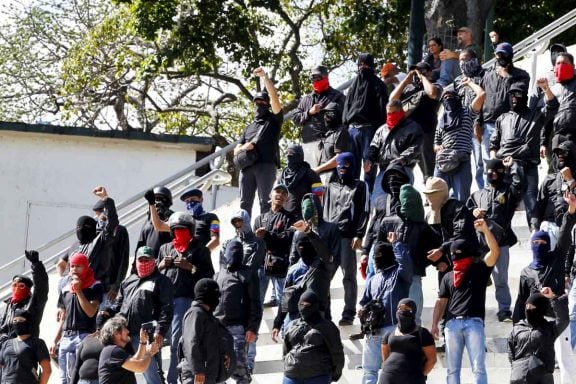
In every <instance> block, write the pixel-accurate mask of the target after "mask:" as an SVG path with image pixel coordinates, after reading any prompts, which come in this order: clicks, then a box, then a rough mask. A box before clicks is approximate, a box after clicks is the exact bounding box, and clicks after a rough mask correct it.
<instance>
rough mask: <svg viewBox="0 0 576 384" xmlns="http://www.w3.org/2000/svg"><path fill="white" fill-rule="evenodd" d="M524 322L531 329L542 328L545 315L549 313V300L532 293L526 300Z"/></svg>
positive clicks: (539, 294)
mask: <svg viewBox="0 0 576 384" xmlns="http://www.w3.org/2000/svg"><path fill="white" fill-rule="evenodd" d="M524 311H525V314H526V322H527V323H528V324H530V325H531V326H532V327H533V328H536V327H539V326H542V325H543V324H544V322H545V321H546V319H544V316H546V314H547V313H549V312H550V300H548V299H547V298H546V297H545V296H544V295H543V294H541V293H533V294H531V295H530V296H529V297H528V300H526V308H525V310H524Z"/></svg>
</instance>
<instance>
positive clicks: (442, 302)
mask: <svg viewBox="0 0 576 384" xmlns="http://www.w3.org/2000/svg"><path fill="white" fill-rule="evenodd" d="M447 305H448V299H447V298H445V297H439V298H438V299H437V300H436V304H435V305H434V312H433V314H432V328H431V333H432V336H434V338H435V339H436V340H438V338H439V337H440V335H439V334H438V332H439V331H438V323H439V322H440V320H441V319H442V317H443V316H444V312H445V311H446V306H447Z"/></svg>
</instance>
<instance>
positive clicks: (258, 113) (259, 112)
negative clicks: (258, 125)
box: [255, 104, 269, 119]
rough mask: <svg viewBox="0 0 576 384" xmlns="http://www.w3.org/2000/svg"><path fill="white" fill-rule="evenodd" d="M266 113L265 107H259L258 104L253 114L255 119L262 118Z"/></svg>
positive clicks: (266, 108) (266, 107) (267, 110)
mask: <svg viewBox="0 0 576 384" xmlns="http://www.w3.org/2000/svg"><path fill="white" fill-rule="evenodd" d="M268 112H269V109H268V106H267V105H260V104H257V105H256V110H255V114H256V118H257V119H262V118H264V117H265V116H266V115H267V114H268Z"/></svg>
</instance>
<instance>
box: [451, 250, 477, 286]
mask: <svg viewBox="0 0 576 384" xmlns="http://www.w3.org/2000/svg"><path fill="white" fill-rule="evenodd" d="M473 262H474V259H473V258H472V257H465V258H463V259H458V260H452V263H453V265H454V268H453V269H454V286H455V287H456V288H459V287H460V286H461V285H462V282H463V281H464V278H465V277H466V272H468V270H469V269H470V266H471V265H472V263H473Z"/></svg>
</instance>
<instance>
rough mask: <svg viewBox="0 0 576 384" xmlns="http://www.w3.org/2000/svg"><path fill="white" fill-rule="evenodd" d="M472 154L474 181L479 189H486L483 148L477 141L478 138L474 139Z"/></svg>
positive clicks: (474, 137)
mask: <svg viewBox="0 0 576 384" xmlns="http://www.w3.org/2000/svg"><path fill="white" fill-rule="evenodd" d="M472 154H473V155H474V163H473V164H474V167H473V169H474V180H476V185H478V189H483V188H484V162H483V161H482V146H481V144H480V143H479V142H478V140H476V136H473V137H472Z"/></svg>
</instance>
